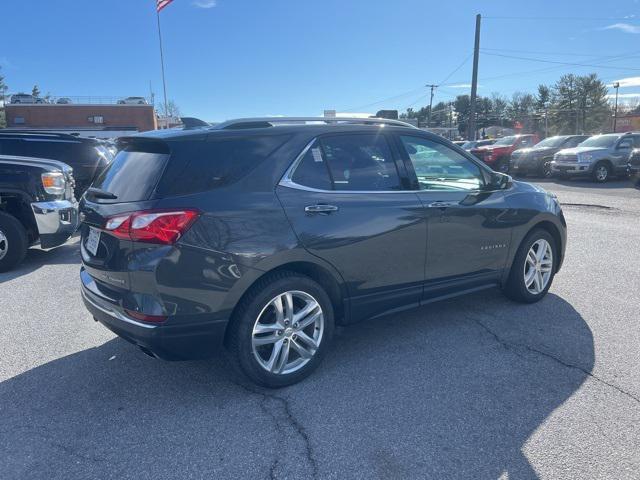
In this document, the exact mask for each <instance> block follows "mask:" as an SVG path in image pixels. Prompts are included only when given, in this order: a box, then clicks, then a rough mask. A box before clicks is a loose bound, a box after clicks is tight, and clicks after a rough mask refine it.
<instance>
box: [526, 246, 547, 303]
mask: <svg viewBox="0 0 640 480" xmlns="http://www.w3.org/2000/svg"><path fill="white" fill-rule="evenodd" d="M552 270H553V250H552V248H551V245H550V244H549V242H547V241H546V240H545V239H544V238H541V239H539V240H537V241H535V242H534V244H533V245H531V248H530V249H529V252H528V253H527V259H526V261H525V262H524V284H525V287H526V288H527V290H528V291H529V293H532V294H534V295H538V294H540V293H542V292H543V291H544V289H545V288H546V287H547V285H548V284H549V280H550V279H551V273H552Z"/></svg>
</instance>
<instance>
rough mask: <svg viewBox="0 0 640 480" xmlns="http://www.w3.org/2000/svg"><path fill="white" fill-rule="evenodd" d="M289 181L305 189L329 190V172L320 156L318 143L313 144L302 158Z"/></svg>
mask: <svg viewBox="0 0 640 480" xmlns="http://www.w3.org/2000/svg"><path fill="white" fill-rule="evenodd" d="M291 180H292V181H294V182H295V183H297V184H298V185H304V186H305V187H311V188H317V189H319V190H331V178H329V171H328V170H327V165H326V162H325V161H324V157H323V155H322V148H321V147H320V144H319V143H318V142H315V143H314V144H313V145H312V147H311V148H310V149H309V150H307V153H305V155H304V157H302V160H301V161H300V163H299V164H298V166H297V167H296V170H295V172H294V173H293V176H292V177H291Z"/></svg>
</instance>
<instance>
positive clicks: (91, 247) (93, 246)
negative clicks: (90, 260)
mask: <svg viewBox="0 0 640 480" xmlns="http://www.w3.org/2000/svg"><path fill="white" fill-rule="evenodd" d="M99 245H100V230H98V229H97V228H93V227H89V236H88V237H87V241H86V242H85V244H84V248H86V249H87V251H88V252H89V253H91V255H93V256H94V257H95V256H96V254H97V253H98V246H99Z"/></svg>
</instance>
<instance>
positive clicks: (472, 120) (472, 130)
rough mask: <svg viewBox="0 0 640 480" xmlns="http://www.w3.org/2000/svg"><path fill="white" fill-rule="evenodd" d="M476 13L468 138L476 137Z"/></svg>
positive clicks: (477, 16) (478, 30)
mask: <svg viewBox="0 0 640 480" xmlns="http://www.w3.org/2000/svg"><path fill="white" fill-rule="evenodd" d="M481 18H482V17H481V15H480V14H478V15H476V39H475V43H474V45H473V76H472V77H471V105H470V110H471V111H470V112H469V135H468V137H469V140H472V141H473V140H475V139H476V95H477V93H478V57H479V56H480V20H481Z"/></svg>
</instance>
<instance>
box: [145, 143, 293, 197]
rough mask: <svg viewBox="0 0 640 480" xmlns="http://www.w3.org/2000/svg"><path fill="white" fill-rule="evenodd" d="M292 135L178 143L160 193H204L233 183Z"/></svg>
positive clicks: (162, 194)
mask: <svg viewBox="0 0 640 480" xmlns="http://www.w3.org/2000/svg"><path fill="white" fill-rule="evenodd" d="M289 138H290V136H288V135H263V136H243V137H232V138H218V137H214V138H209V139H207V140H201V141H196V142H175V144H174V145H172V146H171V151H172V153H171V158H170V160H169V165H168V166H167V168H166V170H165V172H164V174H163V175H162V179H161V180H160V183H159V184H158V189H157V196H158V197H167V196H176V195H188V194H191V193H198V192H204V191H207V190H213V189H216V188H220V187H224V186H227V185H230V184H233V183H235V182H237V181H238V180H240V179H241V178H243V177H245V176H246V175H247V174H248V173H249V172H251V171H252V170H253V169H254V168H256V167H257V166H258V165H259V164H260V163H261V162H263V161H264V160H266V159H267V158H268V157H269V156H270V155H271V154H272V153H274V152H275V151H276V150H277V149H278V148H280V147H281V146H282V145H283V144H284V143H285V142H286V141H287V140H288V139H289Z"/></svg>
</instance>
